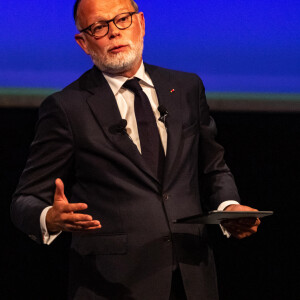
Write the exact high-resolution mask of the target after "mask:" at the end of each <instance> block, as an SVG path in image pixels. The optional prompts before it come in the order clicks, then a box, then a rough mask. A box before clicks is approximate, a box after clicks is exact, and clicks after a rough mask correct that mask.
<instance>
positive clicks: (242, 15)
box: [0, 0, 300, 93]
mask: <svg viewBox="0 0 300 300" xmlns="http://www.w3.org/2000/svg"><path fill="white" fill-rule="evenodd" d="M73 2H74V1H71V0H65V1H62V0H52V1H48V0H47V1H46V0H39V1H1V3H0V29H1V31H0V41H1V47H0V87H31V88H32V87H33V88H62V87H64V86H65V85H67V84H68V83H70V82H72V81H73V80H75V79H76V78H77V77H79V76H80V75H81V74H82V73H83V72H84V71H86V70H87V69H88V68H90V67H91V66H92V63H91V61H90V59H89V57H88V56H86V55H85V54H84V52H83V51H82V50H81V49H80V48H79V46H78V45H77V44H76V43H75V40H74V34H75V33H76V28H75V25H74V22H73V18H72V9H73ZM137 3H138V4H139V6H140V10H141V11H143V12H144V14H145V18H146V37H145V52H144V60H145V61H146V62H148V63H152V64H156V65H160V66H164V67H167V68H172V69H177V70H183V71H189V72H195V73H197V74H198V75H200V77H202V79H203V81H204V83H205V86H206V89H207V90H208V91H212V92H269V93H270V92H271V93H300V58H299V57H300V54H299V53H300V1H299V0H295V1H283V0H276V1H274V0H273V1H270V0H264V1H262V0H259V1H258V0H251V1H241V0H239V1H235V0H231V1H230V0H229V1H223V0H212V1H200V0H193V1H192V0H189V1H181V0H173V1H158V0H152V1H149V0H140V1H137Z"/></svg>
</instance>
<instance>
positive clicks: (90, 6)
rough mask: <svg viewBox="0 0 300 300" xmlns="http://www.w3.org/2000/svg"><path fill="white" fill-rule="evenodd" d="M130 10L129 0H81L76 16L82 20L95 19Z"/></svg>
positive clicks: (106, 17) (108, 17)
mask: <svg viewBox="0 0 300 300" xmlns="http://www.w3.org/2000/svg"><path fill="white" fill-rule="evenodd" d="M132 10H133V7H132V4H131V1H130V0H81V2H80V4H79V7H78V17H79V18H80V19H81V20H82V21H97V20H96V19H99V18H103V19H110V18H112V17H114V16H115V15H116V14H119V13H123V12H127V11H132ZM87 19H89V20H87ZM93 19H95V20H93Z"/></svg>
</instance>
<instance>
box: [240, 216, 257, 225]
mask: <svg viewBox="0 0 300 300" xmlns="http://www.w3.org/2000/svg"><path fill="white" fill-rule="evenodd" d="M237 222H238V223H239V224H241V225H246V226H254V225H256V226H258V225H259V224H260V220H259V219H258V218H240V219H237Z"/></svg>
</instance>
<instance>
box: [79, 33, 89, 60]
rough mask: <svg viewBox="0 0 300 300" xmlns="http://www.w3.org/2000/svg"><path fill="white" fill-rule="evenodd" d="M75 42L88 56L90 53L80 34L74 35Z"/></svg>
mask: <svg viewBox="0 0 300 300" xmlns="http://www.w3.org/2000/svg"><path fill="white" fill-rule="evenodd" d="M75 41H76V42H77V44H78V45H79V46H80V48H81V49H82V50H83V51H84V52H85V53H86V54H87V55H90V52H89V50H88V48H87V46H86V40H85V39H84V37H83V36H82V34H81V33H77V34H75Z"/></svg>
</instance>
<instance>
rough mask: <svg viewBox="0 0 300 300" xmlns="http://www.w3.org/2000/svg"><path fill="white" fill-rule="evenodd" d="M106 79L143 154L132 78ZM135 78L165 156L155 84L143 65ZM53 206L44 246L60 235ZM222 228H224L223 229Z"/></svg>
mask: <svg viewBox="0 0 300 300" xmlns="http://www.w3.org/2000/svg"><path fill="white" fill-rule="evenodd" d="M103 75H104V77H105V79H106V80H107V82H108V84H109V86H110V88H111V90H112V92H113V94H114V95H115V98H116V101H117V105H118V108H119V111H120V114H121V117H122V119H126V121H127V126H126V131H127V134H128V135H129V136H130V138H131V139H132V141H133V142H134V143H135V145H136V146H137V148H138V150H139V151H140V152H141V144H140V139H139V134H138V127H137V122H136V118H135V112H134V93H133V92H131V91H129V90H127V89H125V88H124V87H123V84H124V83H125V82H126V81H127V80H129V79H132V78H128V77H124V76H114V75H111V74H106V73H103ZM134 77H137V78H138V79H140V82H139V83H140V85H141V87H142V89H143V91H144V92H145V94H146V95H147V96H148V98H149V101H150V104H151V107H152V110H153V113H154V116H155V119H156V124H157V127H158V131H159V135H160V138H161V141H162V146H163V148H164V152H165V155H166V153H167V131H166V128H165V125H164V123H163V122H161V121H159V120H158V118H159V117H160V113H159V111H158V109H157V108H158V106H159V103H158V98H157V94H156V91H155V88H154V85H153V82H152V80H151V78H150V76H149V75H148V74H147V73H146V72H145V67H144V64H143V63H142V64H141V66H140V68H139V69H138V71H137V72H136V74H135V75H134ZM230 204H239V203H238V202H237V201H234V200H228V201H224V202H222V203H221V204H220V206H219V207H218V210H224V209H225V208H226V207H227V206H228V205H230ZM51 207H52V206H48V207H46V208H45V209H44V210H43V211H42V213H41V216H40V226H41V231H42V236H43V242H44V244H48V245H50V244H51V243H52V241H53V240H54V239H55V238H56V237H57V236H58V235H59V234H60V232H59V233H57V234H54V235H50V234H49V233H48V230H47V226H46V215H47V212H48V210H49V209H50V208H51ZM221 228H222V227H221ZM222 230H223V233H224V234H225V235H226V236H228V237H229V236H230V235H229V233H228V232H226V231H225V230H224V229H223V228H222Z"/></svg>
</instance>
